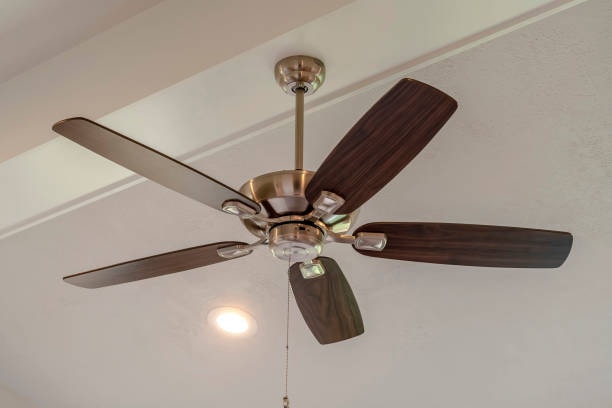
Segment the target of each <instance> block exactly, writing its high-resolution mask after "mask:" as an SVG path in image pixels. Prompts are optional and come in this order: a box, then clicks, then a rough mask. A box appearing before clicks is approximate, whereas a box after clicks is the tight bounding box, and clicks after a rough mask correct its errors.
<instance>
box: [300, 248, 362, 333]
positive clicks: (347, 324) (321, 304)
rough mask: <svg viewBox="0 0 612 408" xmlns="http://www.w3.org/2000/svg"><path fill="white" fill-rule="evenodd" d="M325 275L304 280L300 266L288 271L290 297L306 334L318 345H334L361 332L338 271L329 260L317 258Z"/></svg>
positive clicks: (352, 299) (356, 308) (350, 295)
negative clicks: (291, 294) (292, 296)
mask: <svg viewBox="0 0 612 408" xmlns="http://www.w3.org/2000/svg"><path fill="white" fill-rule="evenodd" d="M317 260H319V261H320V262H321V263H322V265H323V267H324V268H325V274H324V275H322V276H319V277H317V278H311V279H304V277H303V276H302V273H301V272H300V264H299V263H296V264H293V265H292V266H291V268H290V270H289V278H290V280H291V288H292V289H293V295H294V296H295V300H296V302H297V304H298V307H299V308H300V312H301V313H302V316H304V320H305V321H306V324H307V325H308V327H309V328H310V331H311V332H312V334H314V336H315V337H316V339H317V340H318V341H319V343H321V344H329V343H335V342H337V341H342V340H346V339H350V338H351V337H355V336H359V335H360V334H362V333H363V321H362V319H361V313H360V312H359V306H358V305H357V300H355V295H353V291H352V290H351V287H350V286H349V283H348V282H347V280H346V278H345V277H344V274H343V273H342V270H341V269H340V267H339V266H338V264H337V263H336V261H334V260H333V259H331V258H327V257H320V258H317Z"/></svg>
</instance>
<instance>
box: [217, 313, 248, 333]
mask: <svg viewBox="0 0 612 408" xmlns="http://www.w3.org/2000/svg"><path fill="white" fill-rule="evenodd" d="M215 321H216V322H217V326H219V328H221V330H225V331H226V332H230V333H236V334H238V333H244V332H245V331H247V330H248V328H249V323H247V321H246V319H245V318H244V317H242V316H241V315H239V314H237V313H235V312H224V313H222V314H220V315H219V316H217V319H216V320H215Z"/></svg>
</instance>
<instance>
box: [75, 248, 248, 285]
mask: <svg viewBox="0 0 612 408" xmlns="http://www.w3.org/2000/svg"><path fill="white" fill-rule="evenodd" d="M232 245H246V244H245V243H243V242H232V241H226V242H217V243H214V244H208V245H201V246H197V247H192V248H187V249H181V250H179V251H173V252H166V253H164V254H159V255H154V256H149V257H146V258H140V259H136V260H133V261H128V262H122V263H118V264H116V265H111V266H107V267H104V268H98V269H94V270H91V271H87V272H81V273H77V274H75V275H70V276H65V277H64V281H65V282H68V283H70V284H72V285H75V286H80V287H82V288H88V289H95V288H101V287H103V286H111V285H117V284H120V283H126V282H133V281H137V280H141V279H148V278H154V277H156V276H161V275H168V274H171V273H175V272H181V271H187V270H189V269H194V268H199V267H202V266H206V265H212V264H216V263H219V262H223V261H228V260H229V259H228V258H223V257H220V256H219V255H218V254H217V249H218V248H224V247H228V246H232Z"/></svg>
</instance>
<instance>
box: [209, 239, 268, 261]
mask: <svg viewBox="0 0 612 408" xmlns="http://www.w3.org/2000/svg"><path fill="white" fill-rule="evenodd" d="M267 240H268V238H266V237H263V238H261V239H260V240H259V241H257V242H253V243H252V244H235V245H229V246H226V247H221V248H217V255H219V256H220V257H221V258H225V259H235V258H241V257H243V256H246V255H249V254H251V253H252V252H253V250H254V249H255V248H257V247H258V246H260V245H264V244H265V243H266V241H267Z"/></svg>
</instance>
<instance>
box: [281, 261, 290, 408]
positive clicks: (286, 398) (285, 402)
mask: <svg viewBox="0 0 612 408" xmlns="http://www.w3.org/2000/svg"><path fill="white" fill-rule="evenodd" d="M290 270H291V259H289V266H288V268H287V320H286V322H285V323H286V325H285V328H286V332H285V396H284V397H283V408H289V303H290V302H291V280H290V279H289V272H290Z"/></svg>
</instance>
